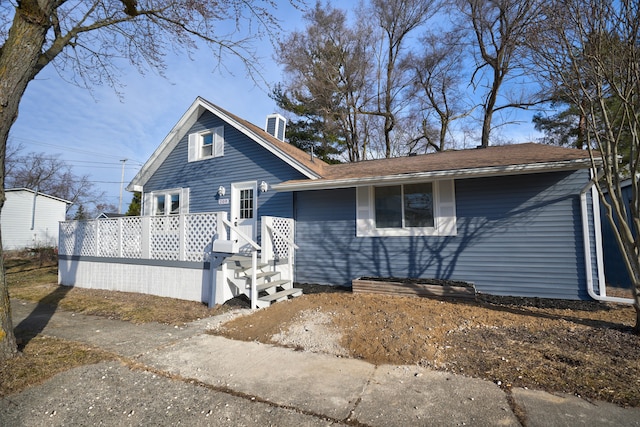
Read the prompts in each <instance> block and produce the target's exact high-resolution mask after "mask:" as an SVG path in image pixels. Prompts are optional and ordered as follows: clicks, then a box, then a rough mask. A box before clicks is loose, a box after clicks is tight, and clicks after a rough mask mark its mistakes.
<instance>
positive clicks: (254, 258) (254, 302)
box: [222, 218, 261, 310]
mask: <svg viewBox="0 0 640 427" xmlns="http://www.w3.org/2000/svg"><path fill="white" fill-rule="evenodd" d="M222 223H223V224H224V225H226V226H228V227H229V230H233V231H234V232H235V233H236V235H237V236H238V237H240V238H241V239H243V240H245V241H246V242H247V243H248V244H249V245H251V247H252V249H251V309H252V310H254V309H256V308H257V307H258V291H257V289H256V288H257V285H258V284H257V281H258V277H257V271H256V270H258V251H259V250H260V249H261V248H260V245H258V244H257V243H256V242H254V241H253V239H252V238H250V237H249V236H247V235H246V234H244V233H243V232H242V231H240V229H239V228H238V227H236V226H234V225H233V224H232V223H231V222H230V221H229V220H227V219H226V218H222Z"/></svg>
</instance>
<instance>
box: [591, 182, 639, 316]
mask: <svg viewBox="0 0 640 427" xmlns="http://www.w3.org/2000/svg"><path fill="white" fill-rule="evenodd" d="M601 176H602V174H601V173H600V174H598V175H596V176H595V177H594V178H592V179H591V180H590V181H589V182H588V183H587V185H585V186H584V188H583V189H582V190H580V213H581V214H582V238H583V243H584V267H585V270H586V275H587V292H588V293H589V296H590V297H591V298H593V299H594V300H596V301H605V302H616V303H620V304H631V305H633V304H635V300H633V299H632V298H619V297H608V296H607V285H606V282H605V278H604V268H603V264H604V261H603V257H602V235H601V234H600V233H599V232H598V230H599V229H600V200H599V196H598V193H597V191H596V188H595V183H596V180H598V179H600V177H601ZM589 190H591V200H592V201H593V202H592V204H593V225H594V234H595V244H596V267H597V271H598V293H596V292H595V289H594V288H593V270H592V261H591V238H590V236H589V215H588V212H589V209H588V206H587V192H588V191H589Z"/></svg>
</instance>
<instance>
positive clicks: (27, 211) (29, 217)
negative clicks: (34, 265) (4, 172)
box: [0, 188, 71, 250]
mask: <svg viewBox="0 0 640 427" xmlns="http://www.w3.org/2000/svg"><path fill="white" fill-rule="evenodd" d="M5 195H6V201H5V202H4V207H3V208H2V212H1V213H0V226H1V227H2V229H1V231H2V247H3V249H6V250H11V249H24V248H33V247H43V246H58V229H59V222H60V221H64V220H65V216H66V212H67V205H69V204H70V203H71V202H69V201H67V200H63V199H59V198H57V197H53V196H49V195H47V194H43V193H38V192H35V191H33V190H29V189H27V188H10V189H7V190H5Z"/></svg>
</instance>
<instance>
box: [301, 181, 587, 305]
mask: <svg viewBox="0 0 640 427" xmlns="http://www.w3.org/2000/svg"><path fill="white" fill-rule="evenodd" d="M587 174H588V172H587V171H584V170H583V171H577V172H556V173H546V174H534V175H516V176H508V177H494V178H473V179H463V180H457V181H456V209H457V229H458V235H457V236H449V237H434V236H421V237H360V238H359V237H356V232H355V220H354V218H355V209H356V206H355V193H356V192H355V189H353V188H351V189H341V190H326V191H308V192H298V193H296V196H295V204H296V220H297V221H296V243H297V244H298V245H299V246H300V250H298V251H297V255H296V278H297V280H298V281H299V282H315V283H325V284H335V285H350V283H351V280H352V279H354V278H357V277H360V276H377V277H415V278H420V277H422V278H440V279H451V280H463V281H469V282H474V283H475V284H476V288H477V289H478V291H479V292H484V293H491V294H496V295H518V296H537V297H548V298H571V299H585V298H588V296H587V293H586V279H585V276H586V275H585V271H584V268H585V267H584V256H583V252H584V251H583V239H582V226H581V217H580V199H579V192H580V189H581V188H582V187H583V186H584V185H585V183H586V182H587V176H588V175H587ZM592 242H593V240H592ZM594 280H595V277H594Z"/></svg>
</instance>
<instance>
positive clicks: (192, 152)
mask: <svg viewBox="0 0 640 427" xmlns="http://www.w3.org/2000/svg"><path fill="white" fill-rule="evenodd" d="M205 135H211V154H209V155H206V156H205V155H203V154H202V150H203V148H204V137H205ZM187 144H188V148H187V162H189V163H191V162H198V161H201V160H208V159H213V158H216V157H223V156H224V144H225V140H224V126H216V127H213V128H209V129H204V130H201V131H199V132H192V133H190V134H189V139H188V142H187Z"/></svg>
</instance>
